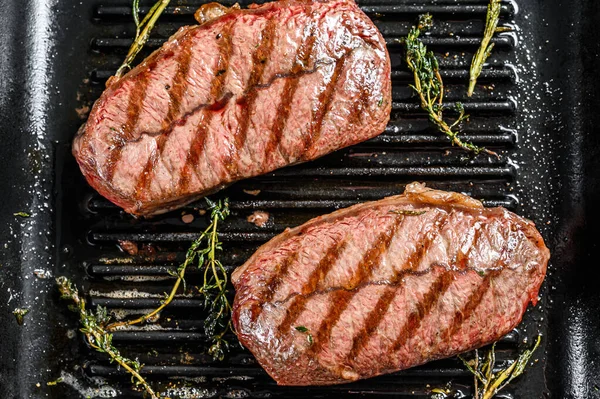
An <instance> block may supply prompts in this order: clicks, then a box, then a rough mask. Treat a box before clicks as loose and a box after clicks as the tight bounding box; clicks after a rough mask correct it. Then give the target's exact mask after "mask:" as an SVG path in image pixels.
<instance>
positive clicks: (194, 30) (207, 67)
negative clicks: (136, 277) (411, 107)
mask: <svg viewBox="0 0 600 399" xmlns="http://www.w3.org/2000/svg"><path fill="white" fill-rule="evenodd" d="M209 11H210V12H202V13H199V14H200V15H201V17H202V18H203V19H206V18H213V19H212V20H210V21H208V22H205V23H203V24H202V25H199V26H188V27H184V28H181V29H180V30H179V31H178V32H177V33H176V34H175V35H174V36H173V37H171V38H170V39H169V41H168V42H167V43H165V44H164V45H163V46H162V48H160V49H159V50H157V51H156V52H154V53H153V54H152V55H151V56H150V57H149V58H147V59H146V60H145V61H144V62H142V63H141V64H140V65H139V66H138V67H136V68H134V69H133V70H132V71H130V72H129V73H128V74H127V75H125V76H124V77H122V78H121V79H118V80H112V81H110V82H109V84H108V87H107V89H106V90H105V92H104V93H103V94H102V96H101V97H100V99H99V100H98V101H97V102H96V104H95V105H94V107H93V109H92V111H91V113H90V117H89V119H88V122H87V124H86V125H85V126H84V127H82V129H81V130H80V131H79V133H78V135H77V137H76V138H75V141H74V143H73V154H74V155H75V157H76V159H77V162H78V163H79V166H80V168H81V170H82V172H83V174H84V175H85V177H86V179H87V180H88V182H89V183H90V185H91V186H92V187H94V188H95V189H96V190H98V192H100V193H101V194H102V195H104V196H105V197H106V198H108V199H109V200H111V201H112V202H114V203H115V204H117V205H119V206H121V207H122V208H124V209H125V210H126V211H127V212H129V213H132V214H135V215H152V214H156V213H161V212H165V211H168V210H169V209H173V208H176V207H179V206H182V205H184V204H187V203H189V202H191V201H193V200H195V199H197V198H199V197H201V196H204V195H206V194H208V193H211V192H214V191H216V190H219V189H221V188H223V187H224V186H226V185H228V184H230V183H232V182H234V181H237V180H240V179H243V178H248V177H251V176H257V175H260V174H262V173H266V172H269V171H273V170H275V169H277V168H281V167H283V166H286V165H291V164H295V163H299V162H303V161H308V160H312V159H315V158H317V157H320V156H322V155H325V154H327V153H330V152H332V151H334V150H337V149H340V148H342V147H346V146H349V145H352V144H355V143H358V142H361V141H364V140H367V139H369V138H372V137H374V136H376V135H377V134H379V133H381V132H382V131H383V129H384V128H385V125H386V124H387V121H388V119H389V114H390V110H391V77H390V60H389V55H388V53H387V50H386V47H385V41H384V40H383V37H382V36H381V34H380V33H379V31H378V30H377V28H376V27H375V25H373V23H372V22H371V21H370V20H369V18H368V17H367V16H366V15H365V14H364V13H363V12H362V11H360V9H359V8H358V7H357V6H356V4H355V3H354V2H353V1H352V0H323V1H290V0H284V1H279V2H273V3H266V4H264V5H261V6H253V7H251V8H249V9H245V10H239V9H233V8H232V9H230V10H228V12H226V13H225V14H224V15H219V14H222V10H216V11H218V12H212V11H213V10H209Z"/></svg>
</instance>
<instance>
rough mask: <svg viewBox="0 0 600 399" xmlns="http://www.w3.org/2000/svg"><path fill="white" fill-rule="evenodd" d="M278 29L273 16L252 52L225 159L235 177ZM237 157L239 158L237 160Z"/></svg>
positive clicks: (237, 173)
mask: <svg viewBox="0 0 600 399" xmlns="http://www.w3.org/2000/svg"><path fill="white" fill-rule="evenodd" d="M276 30H277V21H276V20H275V19H273V18H271V19H269V20H268V21H267V26H266V27H265V28H264V30H263V32H262V35H261V36H262V37H261V39H260V43H259V45H258V48H257V49H256V51H255V52H254V54H252V72H251V73H250V78H249V79H248V84H247V88H246V91H245V95H243V96H242V97H241V98H240V99H239V100H238V102H237V103H238V105H240V106H242V113H241V115H240V118H239V120H240V125H239V126H238V129H237V131H236V134H235V137H234V145H233V146H232V148H231V152H230V154H229V162H227V161H225V163H226V165H227V164H228V165H227V166H228V169H229V172H230V174H231V176H232V178H233V179H235V178H237V177H238V176H239V170H238V165H237V162H239V159H240V157H241V152H242V149H243V148H244V146H245V145H246V138H247V136H248V128H249V127H250V119H251V117H252V115H251V110H252V109H253V108H254V102H255V101H256V97H257V96H258V92H257V90H256V89H254V86H257V85H258V84H259V83H260V81H261V80H262V77H263V73H264V71H265V67H266V65H267V61H268V60H269V57H270V55H271V52H272V51H273V45H274V43H275V40H274V39H275V33H276ZM236 157H237V160H236Z"/></svg>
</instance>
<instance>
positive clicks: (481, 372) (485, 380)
mask: <svg viewBox="0 0 600 399" xmlns="http://www.w3.org/2000/svg"><path fill="white" fill-rule="evenodd" d="M541 340H542V337H541V336H538V338H537V341H536V343H535V345H534V346H533V348H531V349H527V350H525V351H524V352H523V353H521V355H519V357H518V358H517V360H515V361H513V362H511V363H510V365H509V366H508V367H506V368H504V369H501V370H499V371H497V372H494V366H495V363H496V353H495V347H496V344H493V345H492V348H491V349H490V350H489V351H488V353H487V355H483V356H481V357H480V356H479V352H478V351H477V350H475V355H474V357H473V359H467V358H466V357H464V356H462V355H459V358H460V360H462V362H463V363H464V364H465V366H466V367H467V369H468V370H469V371H470V372H471V373H473V376H474V380H475V396H473V399H491V398H493V397H494V395H496V394H497V393H498V392H500V391H501V390H502V389H504V388H505V387H506V386H507V385H508V384H510V383H511V381H512V380H513V379H515V378H517V377H518V376H520V375H521V374H523V372H524V371H525V368H526V367H527V363H529V359H531V356H532V355H533V353H534V352H535V350H536V349H537V348H538V346H539V345H540V342H541Z"/></svg>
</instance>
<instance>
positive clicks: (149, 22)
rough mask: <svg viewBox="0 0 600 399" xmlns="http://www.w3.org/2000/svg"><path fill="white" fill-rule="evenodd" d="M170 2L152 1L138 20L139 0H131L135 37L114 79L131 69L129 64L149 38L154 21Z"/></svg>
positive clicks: (167, 0)
mask: <svg viewBox="0 0 600 399" xmlns="http://www.w3.org/2000/svg"><path fill="white" fill-rule="evenodd" d="M170 2H171V0H159V1H157V2H156V3H154V5H153V6H152V8H150V11H148V14H146V16H145V17H144V19H142V20H141V21H140V17H139V15H140V0H133V5H132V11H133V20H134V22H135V28H136V29H135V39H134V40H133V43H132V44H131V47H129V51H128V52H127V56H126V57H125V61H123V64H121V66H120V67H119V69H117V72H116V73H115V78H116V79H120V78H121V77H122V76H123V74H124V73H125V72H127V71H128V70H130V69H131V64H132V63H133V61H134V60H135V57H136V56H137V55H138V53H139V52H140V51H141V50H142V48H143V47H144V45H145V44H146V42H147V41H148V39H149V38H150V32H152V29H154V25H155V24H156V21H158V18H159V17H160V15H161V14H162V13H163V11H164V10H165V8H167V6H168V5H169V3H170Z"/></svg>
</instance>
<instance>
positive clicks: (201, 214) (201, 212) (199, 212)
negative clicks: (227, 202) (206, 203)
mask: <svg viewBox="0 0 600 399" xmlns="http://www.w3.org/2000/svg"><path fill="white" fill-rule="evenodd" d="M198 214H199V215H200V216H204V215H206V209H200V210H199V211H198Z"/></svg>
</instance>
